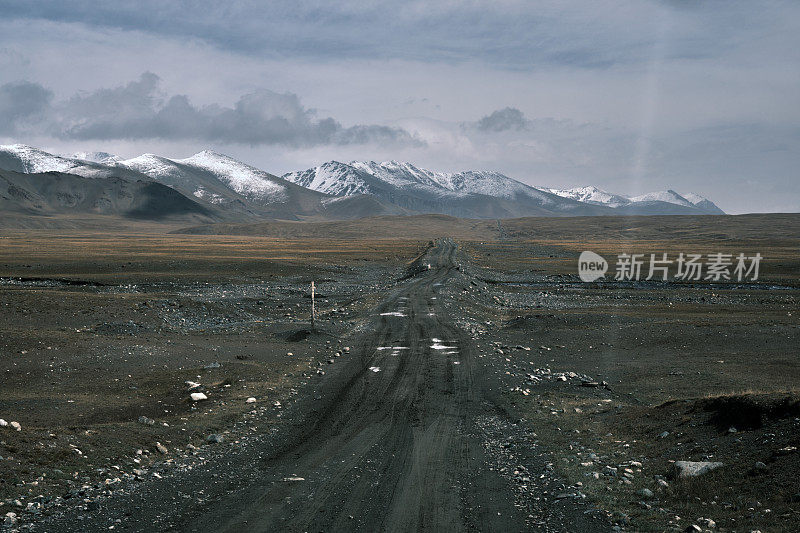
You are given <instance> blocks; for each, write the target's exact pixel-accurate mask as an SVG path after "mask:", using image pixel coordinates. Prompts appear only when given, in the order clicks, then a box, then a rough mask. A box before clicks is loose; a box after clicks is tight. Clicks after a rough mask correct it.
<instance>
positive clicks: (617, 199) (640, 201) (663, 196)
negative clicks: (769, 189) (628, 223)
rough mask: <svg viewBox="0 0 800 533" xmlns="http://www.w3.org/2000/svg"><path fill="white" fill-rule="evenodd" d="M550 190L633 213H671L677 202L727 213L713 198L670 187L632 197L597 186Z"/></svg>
mask: <svg viewBox="0 0 800 533" xmlns="http://www.w3.org/2000/svg"><path fill="white" fill-rule="evenodd" d="M547 190H548V191H550V192H552V193H553V194H557V195H558V196H561V197H564V198H572V199H574V200H579V201H581V202H586V203H591V204H596V205H605V206H609V207H613V208H617V209H619V210H620V211H621V212H624V213H625V214H633V213H634V212H638V211H649V212H648V213H645V214H661V213H659V212H658V211H660V212H662V213H663V214H671V213H672V212H673V211H675V206H678V207H683V208H687V209H690V210H699V211H700V212H702V213H703V214H710V215H724V214H725V212H724V211H722V209H720V208H719V207H717V206H716V205H715V204H714V203H713V202H712V201H710V200H708V199H706V198H704V197H702V196H700V195H698V194H693V193H689V194H684V195H681V194H678V193H676V192H675V191H673V190H671V189H670V190H667V191H657V192H651V193H647V194H642V195H640V196H633V197H628V196H623V195H621V194H614V193H610V192H606V191H604V190H602V189H598V188H597V187H594V186H587V187H575V188H572V189H547Z"/></svg>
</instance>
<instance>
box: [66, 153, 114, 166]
mask: <svg viewBox="0 0 800 533" xmlns="http://www.w3.org/2000/svg"><path fill="white" fill-rule="evenodd" d="M70 159H80V160H81V161H90V162H92V163H102V164H104V165H114V164H115V163H118V162H120V161H122V158H121V157H120V156H118V155H114V154H109V153H108V152H76V153H74V154H72V155H71V156H70Z"/></svg>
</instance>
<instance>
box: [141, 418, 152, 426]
mask: <svg viewBox="0 0 800 533" xmlns="http://www.w3.org/2000/svg"><path fill="white" fill-rule="evenodd" d="M139 423H140V424H144V425H145V426H152V425H153V424H155V423H156V421H155V420H153V419H152V418H147V417H146V416H140V417H139Z"/></svg>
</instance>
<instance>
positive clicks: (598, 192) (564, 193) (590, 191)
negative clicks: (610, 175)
mask: <svg viewBox="0 0 800 533" xmlns="http://www.w3.org/2000/svg"><path fill="white" fill-rule="evenodd" d="M546 190H547V191H549V192H551V193H553V194H556V195H558V196H561V197H563V198H572V199H573V200H577V201H579V202H586V203H589V204H597V205H606V206H609V207H619V206H621V205H627V204H629V203H630V199H629V198H626V197H625V196H621V195H619V194H612V193H610V192H606V191H604V190H602V189H598V188H597V187H594V186H591V185H590V186H587V187H575V188H572V189H546Z"/></svg>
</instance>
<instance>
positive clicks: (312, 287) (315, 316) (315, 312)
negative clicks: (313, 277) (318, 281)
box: [311, 281, 317, 329]
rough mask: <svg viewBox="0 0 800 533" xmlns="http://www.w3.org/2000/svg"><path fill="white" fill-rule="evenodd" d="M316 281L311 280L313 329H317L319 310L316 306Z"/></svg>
mask: <svg viewBox="0 0 800 533" xmlns="http://www.w3.org/2000/svg"><path fill="white" fill-rule="evenodd" d="M314 298H315V295H314V282H313V281H312V282H311V329H315V327H316V326H315V323H316V321H317V311H316V309H315V307H314Z"/></svg>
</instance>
